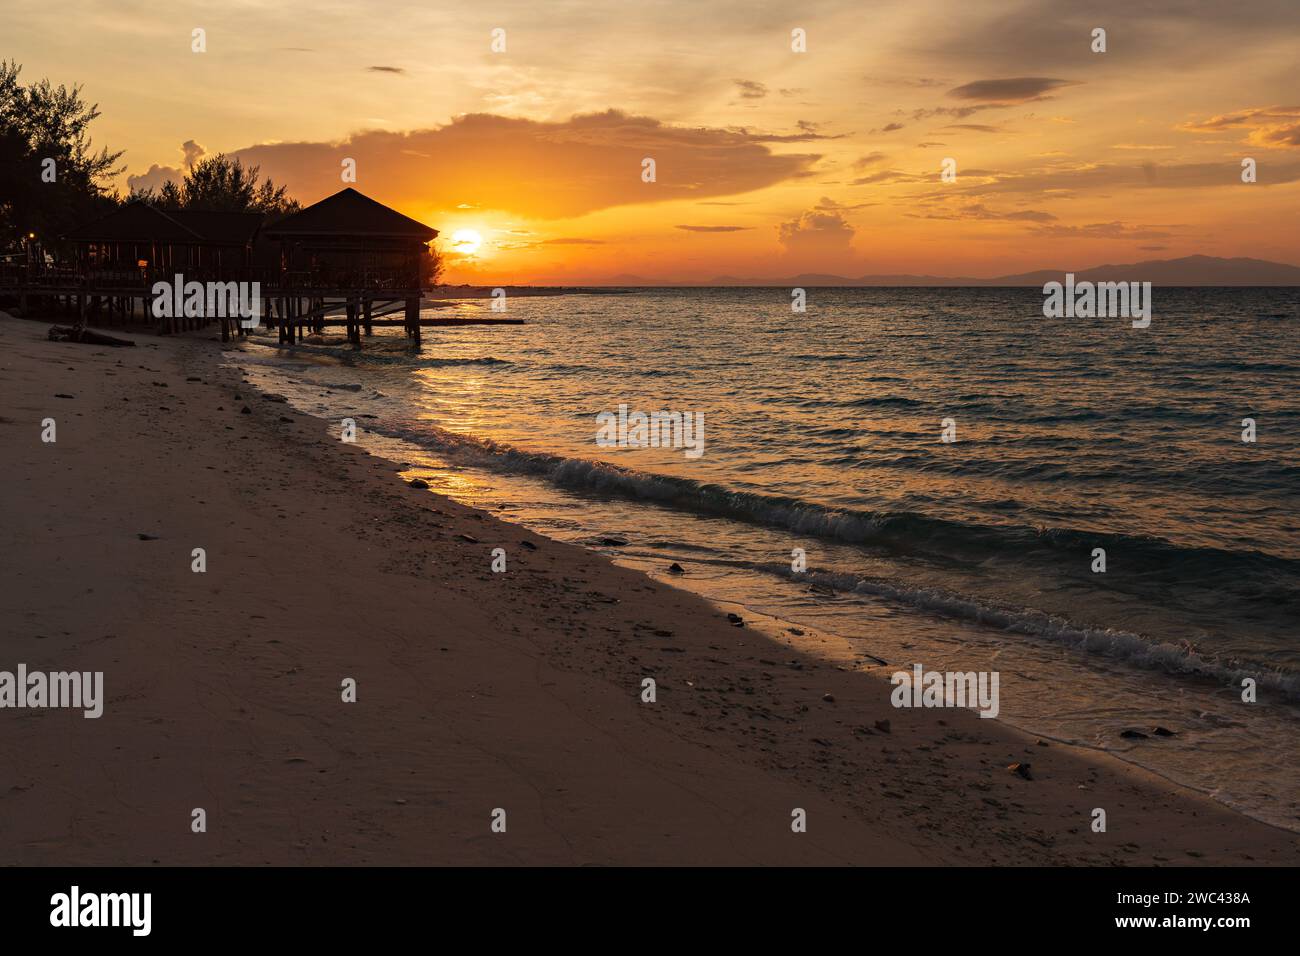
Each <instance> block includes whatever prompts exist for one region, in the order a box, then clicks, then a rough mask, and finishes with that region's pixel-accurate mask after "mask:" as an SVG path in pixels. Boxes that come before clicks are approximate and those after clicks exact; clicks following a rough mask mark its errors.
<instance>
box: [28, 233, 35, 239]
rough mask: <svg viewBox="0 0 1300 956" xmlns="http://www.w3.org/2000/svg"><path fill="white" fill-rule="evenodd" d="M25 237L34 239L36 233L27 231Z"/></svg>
mask: <svg viewBox="0 0 1300 956" xmlns="http://www.w3.org/2000/svg"><path fill="white" fill-rule="evenodd" d="M27 238H28V239H35V238H36V233H34V232H29V233H28V234H27Z"/></svg>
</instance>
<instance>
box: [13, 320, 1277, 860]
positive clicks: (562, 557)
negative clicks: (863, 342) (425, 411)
mask: <svg viewBox="0 0 1300 956" xmlns="http://www.w3.org/2000/svg"><path fill="white" fill-rule="evenodd" d="M48 325H49V323H48V322H37V321H22V320H18V319H13V318H10V317H8V316H4V315H3V314H0V347H2V350H0V393H2V394H3V401H2V402H0V406H2V407H0V436H2V437H3V443H4V447H5V450H6V454H5V455H4V458H3V465H2V466H0V467H2V468H3V482H4V488H5V492H6V493H5V495H4V496H3V506H2V507H3V515H4V520H3V523H4V527H5V529H6V538H7V547H6V548H5V549H4V550H3V555H2V556H0V561H2V562H3V576H4V580H5V582H6V586H5V588H4V593H3V597H2V598H0V602H2V604H3V614H4V620H5V621H6V628H5V647H4V652H3V655H2V656H0V670H14V669H15V668H16V667H17V665H19V664H20V663H22V664H26V665H27V667H28V668H29V669H32V670H35V669H42V670H50V671H55V670H80V671H102V672H103V674H104V698H105V699H104V701H103V715H102V717H100V718H98V719H86V718H84V717H83V716H82V714H81V712H80V711H74V710H51V709H24V710H17V709H6V710H3V711H0V722H3V728H4V730H3V733H0V766H3V767H4V768H5V771H4V774H3V777H2V778H0V813H2V814H3V818H4V821H5V826H4V828H3V831H2V833H3V835H0V862H3V863H5V864H9V865H12V864H29V865H30V864H35V865H54V864H67V865H82V864H92V865H97V864H129V865H146V866H147V865H151V864H180V865H203V864H250V865H257V864H360V865H373V864H399V865H430V864H434V865H436V864H470V865H474V864H579V865H585V864H598V865H624V864H651V865H660V864H776V865H784V864H791V865H906V864H955V865H983V864H1001V865H1060V864H1086V865H1116V864H1118V865H1124V864H1152V863H1156V864H1167V865H1206V864H1210V865H1225V864H1294V863H1296V862H1300V841H1298V840H1297V837H1296V836H1295V835H1294V834H1291V833H1288V832H1286V831H1283V830H1279V829H1275V828H1273V827H1270V826H1267V825H1264V824H1262V823H1257V822H1255V821H1252V820H1250V819H1249V818H1247V817H1245V816H1243V815H1241V814H1238V813H1235V812H1233V811H1231V810H1229V809H1227V808H1225V807H1223V806H1221V805H1219V804H1217V803H1215V802H1214V801H1212V800H1210V799H1209V798H1208V797H1206V796H1204V795H1201V794H1197V793H1193V792H1191V791H1188V790H1185V789H1179V788H1177V787H1175V786H1174V785H1172V784H1170V783H1168V782H1166V781H1164V780H1162V779H1160V778H1158V777H1156V776H1154V775H1152V774H1148V773H1145V772H1143V771H1140V770H1138V769H1136V768H1134V767H1132V766H1130V765H1128V764H1125V763H1123V762H1121V761H1119V760H1116V759H1113V758H1110V757H1107V756H1106V755H1104V754H1098V753H1095V752H1086V751H1082V750H1076V749H1073V748H1069V747H1065V746H1061V745H1059V744H1057V743H1055V742H1047V741H1040V740H1038V739H1037V738H1034V737H1031V736H1026V735H1024V734H1021V733H1019V732H1017V731H1015V730H1013V729H1011V728H1009V727H1007V726H1005V725H1003V724H1000V723H999V722H997V721H995V720H983V719H980V718H979V717H978V716H976V715H975V714H974V713H973V712H970V711H965V710H954V709H941V710H933V709H931V710H925V709H912V710H906V709H896V708H894V707H893V706H891V704H890V690H891V688H890V686H889V684H888V683H887V681H885V680H884V679H882V678H881V676H880V675H879V673H865V672H863V671H862V670H861V669H860V668H859V667H857V666H855V665H854V663H853V661H852V659H851V655H849V654H848V653H847V652H845V651H844V649H843V648H842V647H841V646H840V645H839V644H838V643H837V640H836V638H835V637H834V636H833V635H829V634H818V633H815V632H811V631H808V630H807V629H800V630H802V633H793V632H792V630H791V629H790V628H789V627H785V626H782V625H781V623H780V622H765V621H756V620H747V621H746V622H745V626H744V627H737V626H734V625H733V624H732V623H729V621H728V620H727V616H726V611H725V609H722V608H719V607H715V606H713V605H711V604H709V603H708V602H706V601H704V600H703V599H701V598H699V597H697V596H695V595H693V594H690V593H688V592H686V591H683V590H680V589H677V588H674V587H672V586H671V585H669V584H667V583H666V582H665V581H662V580H654V579H651V578H649V577H646V576H644V575H642V574H639V573H637V572H634V571H631V570H628V569H625V568H620V567H618V566H616V565H614V564H613V563H611V562H610V561H609V560H607V559H606V558H604V557H602V556H600V555H598V554H595V553H592V552H589V551H586V550H583V549H581V548H577V547H574V546H571V545H566V544H560V543H558V542H554V541H552V540H550V539H547V538H543V537H540V536H537V535H535V534H533V533H531V532H529V531H527V530H525V529H523V528H520V527H518V526H515V525H512V524H509V523H507V522H503V521H501V520H498V519H497V518H495V517H493V516H491V515H488V514H485V513H482V512H478V511H474V510H471V509H469V508H466V507H463V506H461V505H458V504H456V503H455V502H452V501H450V500H448V499H445V498H443V497H440V496H438V495H435V494H433V493H431V492H429V491H425V490H420V489H417V488H412V487H410V486H409V485H408V483H407V482H408V480H409V479H410V478H413V477H418V472H415V473H411V472H407V473H402V472H401V468H400V467H399V466H400V463H396V462H390V461H387V460H383V459H380V458H377V457H374V456H371V455H370V454H368V453H367V451H366V450H365V447H364V443H358V444H349V443H345V442H342V441H340V440H339V434H338V428H337V426H336V425H334V424H331V423H328V422H324V421H321V420H318V419H315V418H311V417H309V416H306V415H302V414H299V413H297V412H295V411H293V410H292V409H291V408H289V407H288V406H287V405H286V404H284V403H283V402H281V401H277V400H275V397H274V396H266V395H262V394H259V393H257V392H255V391H254V390H253V389H252V388H251V387H250V386H249V385H248V384H246V383H244V382H242V381H241V376H240V374H239V373H238V371H236V370H234V369H229V368H222V367H220V365H221V361H222V357H221V351H220V345H219V343H217V342H214V341H212V333H211V330H209V331H207V332H205V333H195V334H193V335H192V336H176V337H168V338H160V337H155V336H151V335H147V334H138V333H137V334H132V335H131V336H130V337H131V338H132V339H134V340H135V342H136V343H137V345H136V347H135V348H129V349H112V348H105V347H99V346H88V345H78V344H68V343H53V342H49V341H47V340H46V329H47V327H48ZM46 418H54V419H55V421H56V424H57V441H55V442H53V443H47V442H43V441H42V440H41V432H42V424H41V423H42V420H44V419H46ZM195 548H202V549H204V552H205V557H206V571H204V572H203V573H196V572H194V571H193V570H192V561H193V558H192V553H193V550H194V549H195ZM495 548H503V549H505V554H506V560H507V570H506V572H505V573H493V571H492V569H491V563H492V557H493V556H492V552H493V549H495ZM647 677H649V678H652V679H653V680H654V681H655V684H656V691H657V693H656V700H655V701H654V702H653V703H645V702H642V699H641V696H642V681H643V679H644V678H647ZM348 678H351V679H353V680H355V682H356V701H355V702H354V703H349V702H344V700H343V699H342V697H343V692H342V690H341V686H342V684H343V682H344V681H345V679H348ZM1015 764H1021V765H1024V764H1028V765H1029V768H1030V769H1029V772H1028V779H1026V777H1024V776H1021V775H1019V774H1017V773H1015V772H1013V771H1011V770H1009V769H1008V767H1009V766H1011V765H1015ZM1099 807H1100V808H1104V809H1105V811H1106V815H1107V822H1108V826H1107V831H1106V832H1105V833H1095V832H1093V831H1092V829H1091V827H1090V823H1091V819H1092V817H1091V814H1092V811H1093V809H1094V808H1099ZM196 808H201V809H203V810H204V811H205V812H206V821H207V826H206V832H202V833H196V832H193V830H192V827H191V821H192V814H193V811H194V810H195V809H196ZM796 808H800V809H802V810H804V811H806V819H807V832H804V833H795V832H792V828H791V820H792V811H794V810H795V809H796ZM498 809H501V810H504V811H505V819H506V821H507V822H506V828H505V832H504V833H502V832H494V831H493V829H492V822H493V814H494V811H496V810H498Z"/></svg>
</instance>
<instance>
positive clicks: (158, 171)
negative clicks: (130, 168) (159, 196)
mask: <svg viewBox="0 0 1300 956" xmlns="http://www.w3.org/2000/svg"><path fill="white" fill-rule="evenodd" d="M181 179H182V176H181V171H180V170H179V169H177V168H176V167H175V166H159V165H158V164H157V163H154V164H153V165H152V166H150V167H149V169H148V170H146V171H145V172H143V173H141V174H139V175H138V176H127V177H126V188H127V189H129V190H131V191H132V192H136V191H145V190H149V189H154V190H157V189H161V188H162V185H163V183H166V182H174V183H179V182H180V181H181Z"/></svg>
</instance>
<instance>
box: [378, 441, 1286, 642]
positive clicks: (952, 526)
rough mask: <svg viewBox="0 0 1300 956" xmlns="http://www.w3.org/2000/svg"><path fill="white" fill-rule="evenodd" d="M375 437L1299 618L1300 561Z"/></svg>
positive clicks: (633, 495)
mask: <svg viewBox="0 0 1300 956" xmlns="http://www.w3.org/2000/svg"><path fill="white" fill-rule="evenodd" d="M372 427H373V428H374V430H376V431H379V432H380V433H383V434H387V435H389V436H390V437H394V438H401V439H404V440H407V441H412V442H415V443H417V444H425V445H426V446H430V447H433V448H435V449H436V450H437V451H439V452H440V453H441V454H443V455H445V456H447V457H449V458H451V459H453V460H456V461H459V462H462V463H466V464H472V465H477V466H480V467H484V468H487V469H490V470H495V471H500V472H505V473H513V474H525V475H531V476H534V477H539V478H542V479H545V480H547V481H549V482H551V483H552V484H555V485H558V486H560V487H563V488H566V489H569V490H575V491H582V492H588V493H594V494H601V495H616V496H619V497H624V498H630V499H634V500H639V501H646V502H651V503H653V504H656V505H660V506H663V507H669V508H673V509H676V510H680V511H686V512H690V513H695V514H703V515H713V516H718V517H724V518H730V519H732V520H737V521H743V522H746V523H749V524H757V525H762V526H765V527H772V528H780V529H782V530H785V531H789V532H791V533H794V534H800V535H806V536H809V537H817V538H823V539H826V540H831V541H841V542H846V543H849V544H857V545H863V546H870V547H879V548H883V549H887V550H890V551H893V552H895V553H900V554H915V555H919V556H927V555H930V556H934V557H938V558H942V559H944V560H946V561H953V560H958V561H963V562H966V563H969V564H977V563H979V562H983V561H1018V562H1024V563H1029V564H1042V563H1044V562H1051V563H1053V564H1055V565H1056V566H1057V570H1059V571H1062V572H1065V573H1071V574H1074V575H1083V574H1084V572H1086V571H1087V567H1088V563H1089V561H1090V560H1091V553H1092V549H1093V548H1097V547H1101V548H1105V549H1106V552H1107V554H1109V555H1111V556H1112V561H1114V560H1121V561H1123V563H1124V564H1125V565H1127V566H1130V567H1133V568H1140V569H1141V574H1140V575H1137V576H1135V577H1134V581H1135V582H1139V583H1140V586H1142V587H1143V588H1147V589H1156V588H1160V589H1167V588H1171V587H1174V588H1195V587H1197V586H1201V585H1209V584H1213V586H1214V587H1215V588H1216V590H1218V591H1219V593H1221V594H1223V595H1224V596H1225V597H1240V598H1242V599H1243V600H1250V601H1267V602H1268V603H1269V606H1270V607H1271V609H1272V610H1273V611H1274V612H1276V613H1279V614H1281V613H1288V612H1289V611H1291V610H1294V613H1295V615H1296V616H1297V617H1300V587H1297V585H1298V584H1300V561H1296V560H1292V559H1289V558H1284V557H1279V556H1276V555H1271V554H1267V553H1264V552H1261V551H1232V550H1226V549H1221V548H1208V547H1188V546H1185V545H1179V544H1176V543H1174V542H1171V541H1168V540H1166V539H1164V538H1159V537H1154V536H1150V535H1129V534H1122V533H1117V532H1102V531H1082V530H1076V529H1071V528H1040V527H1026V526H1023V525H1016V524H977V523H974V522H963V521H957V520H952V519H948V518H940V517H936V516H932V515H926V514H921V513H917V512H912V511H889V512H886V511H865V510H852V509H843V508H834V507H830V506H827V505H823V504H819V503H816V502H811V501H806V500H803V499H800V498H792V497H783V496H778V495H767V494H758V493H755V492H749V491H740V490H737V489H733V488H728V487H726V486H724V485H720V484H714V483H703V482H699V481H695V480H693V479H690V478H679V477H676V476H672V475H662V474H655V473H651V472H642V471H636V470H634V469H630V468H624V467H622V466H619V465H614V464H610V463H608V462H603V461H597V460H592V459H587V458H567V457H564V456H561V455H555V454H550V453H547V452H531V451H524V450H522V449H518V448H514V447H512V446H510V445H507V444H503V443H499V442H495V441H492V440H490V439H483V438H476V437H473V436H469V435H462V434H459V433H456V432H450V431H447V430H445V429H441V428H438V427H437V426H434V425H430V424H428V423H425V422H418V423H416V422H412V423H409V424H407V425H401V424H388V425H385V424H379V423H376V425H374V426H372ZM1081 569H1082V570H1081ZM1087 577H1088V578H1089V579H1091V577H1092V576H1091V575H1087ZM1121 579H1122V576H1120V575H1116V576H1114V581H1113V582H1108V583H1109V584H1110V586H1112V587H1115V588H1118V589H1125V588H1127V587H1129V586H1137V585H1136V584H1133V585H1130V584H1129V583H1126V582H1124V581H1122V580H1121Z"/></svg>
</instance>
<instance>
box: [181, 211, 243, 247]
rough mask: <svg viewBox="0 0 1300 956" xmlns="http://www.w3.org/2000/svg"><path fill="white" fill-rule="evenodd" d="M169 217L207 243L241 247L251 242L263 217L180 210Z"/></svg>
mask: <svg viewBox="0 0 1300 956" xmlns="http://www.w3.org/2000/svg"><path fill="white" fill-rule="evenodd" d="M167 215H169V216H171V217H172V218H173V219H175V220H176V221H177V222H179V223H180V224H181V225H182V226H185V227H186V228H187V229H190V230H191V231H193V232H196V233H198V235H199V236H200V237H202V238H203V239H205V240H207V241H208V242H216V243H225V244H229V245H241V246H242V245H243V244H244V243H246V242H252V241H253V238H254V237H255V236H256V235H257V230H258V229H260V228H261V227H262V223H263V222H264V221H265V217H264V216H263V215H262V214H261V213H260V212H208V211H206V210H197V209H196V210H189V209H187V210H182V211H180V212H172V213H168V214H167Z"/></svg>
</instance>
